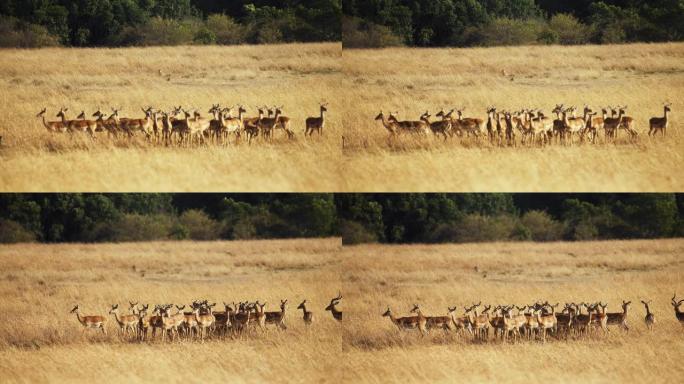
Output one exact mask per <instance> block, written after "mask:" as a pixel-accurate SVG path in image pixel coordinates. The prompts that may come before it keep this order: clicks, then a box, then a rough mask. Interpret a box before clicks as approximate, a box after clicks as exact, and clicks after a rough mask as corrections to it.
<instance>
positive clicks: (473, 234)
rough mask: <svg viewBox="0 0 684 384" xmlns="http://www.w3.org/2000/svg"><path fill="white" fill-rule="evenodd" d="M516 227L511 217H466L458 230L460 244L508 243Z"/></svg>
mask: <svg viewBox="0 0 684 384" xmlns="http://www.w3.org/2000/svg"><path fill="white" fill-rule="evenodd" d="M515 227H516V221H515V219H514V218H513V217H510V216H482V215H480V214H479V213H478V214H470V215H468V216H466V217H465V218H464V219H463V220H462V221H461V222H460V223H459V224H458V227H457V229H456V239H457V241H458V242H465V243H468V242H484V241H507V240H510V238H511V234H512V233H513V230H514V229H515Z"/></svg>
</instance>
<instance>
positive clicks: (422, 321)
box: [411, 304, 428, 336]
mask: <svg viewBox="0 0 684 384" xmlns="http://www.w3.org/2000/svg"><path fill="white" fill-rule="evenodd" d="M411 313H415V314H416V315H417V316H416V318H417V320H416V321H417V322H418V330H419V331H420V334H421V335H422V336H425V335H426V334H427V333H428V329H427V317H425V316H424V315H423V311H421V310H420V306H418V304H413V309H411Z"/></svg>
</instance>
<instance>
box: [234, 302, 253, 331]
mask: <svg viewBox="0 0 684 384" xmlns="http://www.w3.org/2000/svg"><path fill="white" fill-rule="evenodd" d="M233 308H234V311H233V313H232V318H231V319H230V321H231V323H232V325H233V329H234V330H235V331H242V330H244V329H246V328H247V326H248V325H249V323H250V320H251V311H250V310H248V309H247V310H245V308H246V307H245V304H244V303H240V304H239V305H235V303H233Z"/></svg>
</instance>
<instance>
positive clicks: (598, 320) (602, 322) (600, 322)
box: [591, 302, 608, 333]
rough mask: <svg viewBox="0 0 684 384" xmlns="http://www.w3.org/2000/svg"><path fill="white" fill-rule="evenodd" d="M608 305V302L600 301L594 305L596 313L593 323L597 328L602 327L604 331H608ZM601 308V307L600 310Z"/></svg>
mask: <svg viewBox="0 0 684 384" xmlns="http://www.w3.org/2000/svg"><path fill="white" fill-rule="evenodd" d="M607 307H608V304H603V303H601V302H598V303H597V304H596V306H595V307H594V308H595V311H594V312H595V313H594V318H593V319H592V323H591V324H593V325H594V327H595V328H601V329H602V330H603V333H608V314H607V313H606V308H607ZM599 308H601V309H600V310H599Z"/></svg>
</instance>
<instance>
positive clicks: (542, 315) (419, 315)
mask: <svg viewBox="0 0 684 384" xmlns="http://www.w3.org/2000/svg"><path fill="white" fill-rule="evenodd" d="M676 296H677V294H676V293H675V294H674V295H673V296H672V299H671V304H672V307H673V308H674V311H675V317H676V319H677V321H678V322H679V323H680V324H681V325H682V326H684V311H682V310H681V309H680V307H681V306H682V304H684V299H682V300H679V301H677V299H676ZM641 303H642V304H643V305H644V308H645V310H646V315H645V317H644V323H645V324H646V327H647V328H648V329H649V330H652V329H653V327H654V325H655V322H656V319H655V315H654V314H653V312H651V310H650V307H649V304H650V303H651V302H650V301H644V300H641ZM631 304H632V302H631V301H624V300H623V301H622V311H620V312H612V313H611V312H607V311H606V309H607V307H608V305H607V304H604V303H602V302H600V301H599V302H596V303H584V302H582V303H565V306H564V307H563V309H562V310H561V311H557V310H558V308H559V304H558V303H556V304H550V303H549V302H548V301H546V302H544V303H541V302H536V303H533V304H529V305H525V306H522V307H520V306H517V305H497V306H496V307H494V308H492V306H491V305H485V306H482V303H481V302H480V303H477V304H473V305H471V306H470V307H467V306H466V307H464V313H463V315H462V316H457V315H456V311H457V307H449V308H447V314H446V315H444V316H427V315H425V314H423V312H422V310H421V309H420V306H419V305H418V304H414V305H413V308H412V309H411V311H410V314H409V315H408V316H404V317H396V316H395V315H394V314H393V313H392V310H391V309H390V308H387V311H385V313H383V314H382V316H383V317H389V319H390V320H391V321H392V323H393V324H394V325H396V326H397V328H399V329H400V330H413V329H416V330H418V331H420V333H421V335H426V334H427V333H428V332H429V331H430V330H435V329H438V330H442V331H445V332H452V331H453V332H456V333H457V334H459V335H461V336H464V335H469V336H470V337H472V339H473V340H476V341H481V342H484V341H488V340H490V339H491V338H493V339H494V340H496V339H500V340H501V341H502V342H506V341H507V340H508V338H513V340H514V341H517V340H518V338H520V339H527V340H536V339H538V340H541V341H542V342H546V338H547V337H548V336H553V337H555V338H557V339H565V340H568V339H569V338H570V337H573V338H583V337H586V336H587V335H589V334H591V333H592V332H595V331H603V332H604V333H607V332H608V331H609V328H610V327H618V328H622V329H624V330H625V331H629V329H630V328H629V325H628V323H627V313H628V310H629V308H630V305H631ZM480 308H482V309H481V310H480Z"/></svg>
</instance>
